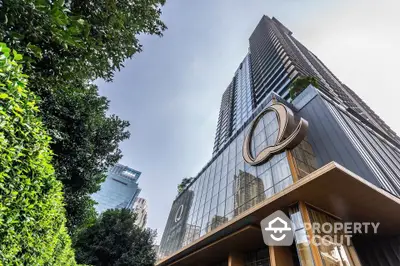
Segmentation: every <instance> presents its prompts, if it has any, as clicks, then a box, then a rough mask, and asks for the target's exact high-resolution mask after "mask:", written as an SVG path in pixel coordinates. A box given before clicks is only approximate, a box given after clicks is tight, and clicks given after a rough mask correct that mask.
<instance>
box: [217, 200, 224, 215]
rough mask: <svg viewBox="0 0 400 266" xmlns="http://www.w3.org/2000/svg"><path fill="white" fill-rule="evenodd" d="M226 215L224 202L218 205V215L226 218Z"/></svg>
mask: <svg viewBox="0 0 400 266" xmlns="http://www.w3.org/2000/svg"><path fill="white" fill-rule="evenodd" d="M224 214H225V202H222V203H221V204H219V205H218V208H217V215H218V216H221V217H224Z"/></svg>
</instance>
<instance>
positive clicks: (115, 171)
mask: <svg viewBox="0 0 400 266" xmlns="http://www.w3.org/2000/svg"><path fill="white" fill-rule="evenodd" d="M140 174H141V173H140V172H139V171H136V170H134V169H132V168H129V167H127V166H125V165H121V164H117V165H115V166H114V167H111V168H110V169H109V170H108V172H107V178H106V180H105V181H104V182H103V183H102V184H101V188H100V190H99V191H98V192H96V193H94V194H92V199H93V200H95V201H96V202H97V203H98V204H96V205H95V208H96V211H97V212H98V213H102V212H103V211H105V210H108V209H120V208H127V209H132V207H133V204H134V203H135V200H136V198H137V196H138V195H139V193H140V191H141V190H140V188H139V187H138V183H137V181H138V179H139V177H140Z"/></svg>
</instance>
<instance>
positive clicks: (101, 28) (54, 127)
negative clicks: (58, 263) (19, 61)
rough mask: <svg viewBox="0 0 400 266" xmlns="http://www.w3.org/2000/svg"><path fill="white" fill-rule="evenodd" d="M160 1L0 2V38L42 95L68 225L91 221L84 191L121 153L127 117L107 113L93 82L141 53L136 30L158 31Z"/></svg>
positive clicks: (160, 26)
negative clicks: (17, 55)
mask: <svg viewBox="0 0 400 266" xmlns="http://www.w3.org/2000/svg"><path fill="white" fill-rule="evenodd" d="M163 4H164V0H137V1H132V0H118V1H117V0H107V1H103V0H65V1H64V0H55V1H50V0H0V40H3V41H4V42H6V43H7V44H9V46H10V47H12V48H13V49H15V50H17V51H19V52H21V53H22V54H23V55H24V56H23V64H24V71H25V73H27V74H28V75H29V77H30V89H31V90H32V91H33V92H34V93H35V94H36V95H38V96H39V97H40V99H41V102H40V105H39V107H40V110H41V113H42V115H43V122H44V124H45V126H46V127H47V128H48V132H49V134H50V136H51V137H52V139H53V142H52V143H51V149H52V150H53V152H54V155H55V156H54V159H53V160H54V161H53V164H54V167H55V171H56V175H57V178H58V179H59V180H61V181H62V182H63V184H64V194H65V200H66V204H67V206H66V209H67V219H68V228H69V230H70V231H71V232H72V231H74V230H75V228H77V227H80V226H83V225H85V224H87V223H90V221H91V220H92V219H93V212H94V209H93V202H92V201H91V200H90V197H89V194H91V193H93V192H95V191H96V190H98V189H99V183H100V182H101V181H102V180H104V175H103V173H104V172H105V170H106V169H107V167H108V166H110V165H113V164H115V163H116V162H117V161H118V160H119V159H120V158H121V152H120V150H119V149H118V145H119V143H120V142H121V141H123V140H124V139H126V138H128V137H129V133H128V132H127V131H126V129H127V127H128V125H129V124H128V122H126V121H123V120H121V119H119V118H118V117H116V116H108V115H107V114H106V113H107V110H108V101H107V100H106V99H105V98H104V97H100V96H99V95H98V89H97V87H96V86H95V85H94V84H92V83H91V81H93V80H95V79H98V78H103V79H105V80H108V81H109V80H111V79H112V77H113V73H114V71H116V70H119V69H120V67H122V66H123V61H124V60H125V59H127V58H131V57H132V56H133V55H134V54H135V53H137V52H140V51H141V49H142V46H141V44H140V42H139V40H138V38H137V36H138V34H151V35H158V36H161V35H162V32H163V31H164V30H165V28H166V27H165V25H164V24H163V22H162V21H161V20H160V14H161V11H160V6H162V5H163Z"/></svg>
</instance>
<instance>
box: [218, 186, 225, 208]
mask: <svg viewBox="0 0 400 266" xmlns="http://www.w3.org/2000/svg"><path fill="white" fill-rule="evenodd" d="M225 200H226V188H223V189H222V190H220V191H219V193H218V205H220V204H222V203H223V202H225Z"/></svg>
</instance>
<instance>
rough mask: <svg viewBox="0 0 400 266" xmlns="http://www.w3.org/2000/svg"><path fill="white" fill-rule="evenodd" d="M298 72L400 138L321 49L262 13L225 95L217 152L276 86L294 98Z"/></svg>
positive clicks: (281, 94) (282, 95)
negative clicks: (321, 56) (328, 64)
mask: <svg viewBox="0 0 400 266" xmlns="http://www.w3.org/2000/svg"><path fill="white" fill-rule="evenodd" d="M299 76H303V77H304V76H307V77H315V78H316V79H317V80H318V83H319V86H320V90H321V91H323V92H324V93H325V94H326V95H327V96H329V97H330V98H332V99H335V100H336V101H339V102H341V103H342V104H343V105H344V106H346V108H349V109H350V110H351V111H352V112H353V113H355V114H356V115H358V116H360V117H361V118H363V119H365V121H366V122H368V123H370V124H372V125H373V126H374V127H376V128H377V129H378V130H381V131H383V132H384V133H385V134H387V135H388V137H390V138H392V139H394V140H396V141H399V138H398V136H397V135H396V133H395V132H393V131H392V130H391V129H390V128H389V127H388V126H387V125H386V124H385V122H384V121H383V120H382V119H380V118H379V117H378V116H377V115H376V114H375V113H374V112H373V111H372V110H371V109H370V108H369V107H368V105H366V104H365V102H364V101H363V100H362V99H361V98H360V97H358V96H357V94H355V93H354V92H353V91H352V90H351V89H350V88H348V87H347V86H346V85H345V84H343V83H342V82H341V81H340V80H339V79H338V78H337V77H336V76H335V75H334V74H333V73H332V72H331V71H330V70H329V69H328V68H327V67H326V66H325V65H324V64H323V63H322V62H321V61H320V60H319V59H318V57H317V56H316V55H314V54H313V53H312V52H311V51H309V50H308V49H307V48H306V47H305V46H304V45H302V44H301V43H300V42H299V41H297V40H296V38H294V37H293V35H292V32H291V31H290V30H288V29H287V28H286V27H285V26H284V25H282V23H280V22H279V21H278V20H277V19H275V18H272V19H271V18H269V17H267V16H263V17H262V18H261V20H260V22H259V24H258V25H257V27H256V28H255V30H254V32H253V33H252V35H251V36H250V38H249V53H248V55H247V56H246V58H245V59H244V60H243V62H242V63H241V64H240V65H239V68H238V70H237V71H236V73H235V77H234V78H233V80H232V82H231V83H230V85H229V86H228V88H227V89H226V91H225V93H224V95H223V97H222V101H221V109H220V116H219V120H218V125H217V132H216V138H215V144H214V153H216V152H217V151H218V150H219V149H220V148H221V147H222V145H223V143H224V141H226V140H227V139H228V138H229V137H230V136H231V135H232V134H233V133H234V132H235V130H237V128H239V127H240V126H241V125H242V124H243V123H244V121H245V120H246V119H247V118H248V117H249V115H251V113H252V110H253V109H255V108H257V107H258V106H259V104H260V103H262V102H263V101H264V99H265V97H266V96H267V95H268V94H269V93H271V92H275V93H276V94H278V95H279V96H281V97H282V98H284V99H286V100H289V85H290V82H291V81H292V80H294V79H296V78H297V77H299ZM238 106H239V107H238ZM241 106H243V107H244V108H243V109H241V108H240V107H241ZM243 118H244V119H243Z"/></svg>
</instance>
